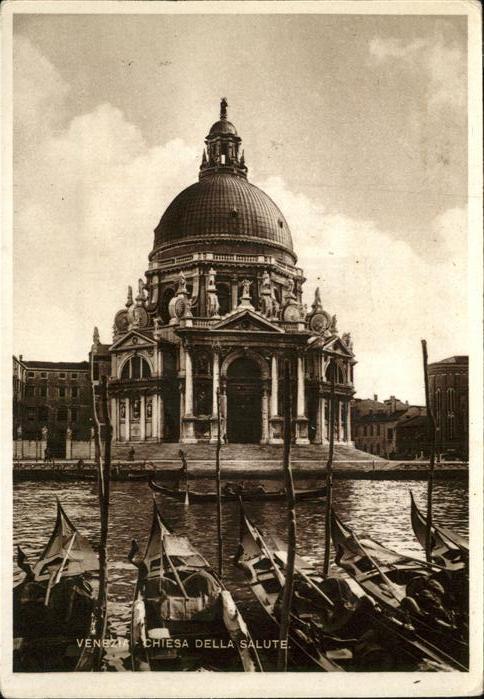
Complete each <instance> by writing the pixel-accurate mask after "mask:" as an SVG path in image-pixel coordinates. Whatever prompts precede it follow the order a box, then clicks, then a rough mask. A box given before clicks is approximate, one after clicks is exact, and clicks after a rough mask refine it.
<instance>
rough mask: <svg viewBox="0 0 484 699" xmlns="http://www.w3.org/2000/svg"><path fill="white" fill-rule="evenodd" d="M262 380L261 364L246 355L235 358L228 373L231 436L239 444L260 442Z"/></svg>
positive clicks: (228, 436)
mask: <svg viewBox="0 0 484 699" xmlns="http://www.w3.org/2000/svg"><path fill="white" fill-rule="evenodd" d="M261 413H262V383H261V377H260V370H259V367H258V365H257V364H256V363H255V362H254V361H252V360H251V359H248V358H246V357H240V358H239V359H235V360H234V361H233V362H232V364H231V365H230V366H229V368H228V372H227V439H228V441H229V442H232V443H236V444H258V443H259V442H260V439H261V430H262V414H261Z"/></svg>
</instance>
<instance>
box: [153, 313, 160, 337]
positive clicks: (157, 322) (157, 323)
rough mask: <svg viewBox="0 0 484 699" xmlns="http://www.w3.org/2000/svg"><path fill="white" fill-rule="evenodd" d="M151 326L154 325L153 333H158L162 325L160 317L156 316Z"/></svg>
mask: <svg viewBox="0 0 484 699" xmlns="http://www.w3.org/2000/svg"><path fill="white" fill-rule="evenodd" d="M153 324H154V326H155V333H158V332H160V330H161V325H162V323H161V318H160V316H156V317H155V318H154V320H153Z"/></svg>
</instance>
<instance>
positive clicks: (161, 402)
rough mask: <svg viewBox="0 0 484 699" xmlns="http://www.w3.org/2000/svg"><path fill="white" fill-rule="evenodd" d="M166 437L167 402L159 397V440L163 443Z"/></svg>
mask: <svg viewBox="0 0 484 699" xmlns="http://www.w3.org/2000/svg"><path fill="white" fill-rule="evenodd" d="M164 437H165V401H164V399H163V396H162V395H161V394H160V395H159V396H158V440H159V441H160V442H162V441H163V439H164Z"/></svg>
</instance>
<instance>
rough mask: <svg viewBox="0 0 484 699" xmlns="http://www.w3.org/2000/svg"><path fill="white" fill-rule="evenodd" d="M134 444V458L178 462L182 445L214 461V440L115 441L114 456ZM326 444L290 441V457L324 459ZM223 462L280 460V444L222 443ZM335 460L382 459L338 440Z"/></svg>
mask: <svg viewBox="0 0 484 699" xmlns="http://www.w3.org/2000/svg"><path fill="white" fill-rule="evenodd" d="M131 447H133V448H134V450H135V453H134V460H135V461H163V462H170V461H174V462H179V461H180V458H179V456H178V452H179V450H180V449H183V451H184V452H185V455H186V457H187V460H188V461H189V462H190V461H197V462H213V461H214V460H215V445H213V444H173V443H172V444H169V443H154V442H152V443H149V442H148V443H146V442H145V443H143V444H142V443H140V442H133V443H131V444H123V445H115V446H114V447H113V459H115V460H128V459H129V451H130V449H131ZM328 452H329V447H328V446H327V445H324V446H321V445H320V444H310V445H293V446H292V447H291V458H292V460H293V461H313V462H325V461H326V460H327V458H328ZM221 453H222V458H223V460H224V462H230V461H232V462H241V463H242V462H243V463H259V462H267V461H275V462H280V461H281V460H282V445H274V444H224V445H223V446H222V452H221ZM334 460H335V461H355V462H373V461H375V462H377V463H378V462H383V460H382V459H379V458H378V457H375V456H374V455H373V454H367V453H366V452H363V451H360V450H358V449H355V448H354V447H351V446H349V445H346V444H337V445H335V448H334Z"/></svg>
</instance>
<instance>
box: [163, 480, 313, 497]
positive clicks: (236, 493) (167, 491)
mask: <svg viewBox="0 0 484 699" xmlns="http://www.w3.org/2000/svg"><path fill="white" fill-rule="evenodd" d="M149 484H150V488H151V489H152V490H153V491H155V492H156V493H162V494H163V495H167V496H168V497H169V498H173V499H175V500H179V501H182V502H183V501H185V500H186V498H187V494H188V501H189V502H191V503H197V502H216V501H217V493H215V492H208V493H203V492H201V491H196V490H189V489H188V490H186V489H172V488H167V487H166V486H164V485H161V484H160V483H156V482H155V481H154V480H153V479H150V481H149ZM295 495H296V501H297V502H300V501H301V500H318V499H320V498H324V497H325V495H326V486H322V487H321V488H311V489H309V490H296V493H295ZM240 497H242V498H243V500H245V501H251V502H252V501H256V502H257V501H261V502H266V501H271V502H274V501H279V500H285V498H286V493H285V491H284V490H283V489H282V490H275V491H266V490H265V489H264V488H263V486H259V487H257V488H253V489H248V488H243V487H242V488H238V489H237V487H235V488H234V489H233V490H232V491H229V490H227V489H226V490H224V489H222V501H223V502H237V501H238V500H239V498H240Z"/></svg>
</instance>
